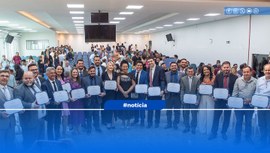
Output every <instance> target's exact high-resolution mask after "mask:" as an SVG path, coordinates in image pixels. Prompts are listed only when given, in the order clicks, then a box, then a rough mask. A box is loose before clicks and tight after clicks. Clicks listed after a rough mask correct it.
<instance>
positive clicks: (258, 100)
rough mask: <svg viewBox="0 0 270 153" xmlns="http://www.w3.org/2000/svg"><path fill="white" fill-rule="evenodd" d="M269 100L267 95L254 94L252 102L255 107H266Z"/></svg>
mask: <svg viewBox="0 0 270 153" xmlns="http://www.w3.org/2000/svg"><path fill="white" fill-rule="evenodd" d="M268 101H269V100H268V97H267V96H259V95H254V96H252V99H251V104H252V105H253V106H255V107H262V108H266V107H267V106H268Z"/></svg>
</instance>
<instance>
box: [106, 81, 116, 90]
mask: <svg viewBox="0 0 270 153" xmlns="http://www.w3.org/2000/svg"><path fill="white" fill-rule="evenodd" d="M104 88H105V90H115V89H116V81H105V82H104Z"/></svg>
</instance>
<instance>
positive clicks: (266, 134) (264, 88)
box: [255, 64, 270, 147]
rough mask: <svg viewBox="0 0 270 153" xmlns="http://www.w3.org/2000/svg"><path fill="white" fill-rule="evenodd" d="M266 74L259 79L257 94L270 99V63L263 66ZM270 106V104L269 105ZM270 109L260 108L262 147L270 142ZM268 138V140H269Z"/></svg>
mask: <svg viewBox="0 0 270 153" xmlns="http://www.w3.org/2000/svg"><path fill="white" fill-rule="evenodd" d="M263 73H264V76H262V77H260V78H259V79H258V81H257V85H256V91H255V95H261V96H267V97H268V101H269V99H270V96H269V95H270V64H266V65H264V67H263ZM268 104H269V103H268ZM267 108H268V109H269V108H270V105H268V107H267ZM269 118H270V111H269V110H267V111H265V110H262V111H260V110H258V120H259V127H260V134H261V144H262V145H263V146H262V147H265V146H267V145H269V143H270V120H269ZM267 139H268V140H267Z"/></svg>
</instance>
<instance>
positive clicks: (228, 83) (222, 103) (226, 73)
mask: <svg viewBox="0 0 270 153" xmlns="http://www.w3.org/2000/svg"><path fill="white" fill-rule="evenodd" d="M230 66H231V64H230V62H228V61H225V62H223V63H222V66H221V70H222V72H221V73H219V74H217V76H216V79H215V83H214V88H225V89H228V91H229V96H230V95H232V92H233V87H234V83H235V81H236V79H237V78H238V77H237V76H235V75H233V74H231V73H230V70H231V67H230ZM214 101H215V109H228V106H227V102H228V101H227V100H224V99H214ZM222 112H223V111H222V110H215V111H214V120H213V125H212V129H211V135H210V137H209V138H208V139H209V140H212V139H215V138H216V137H217V131H218V126H219V119H220V116H221V114H222ZM230 117H231V110H229V109H228V110H225V111H224V120H223V125H222V130H221V134H222V138H223V139H224V140H227V135H226V133H227V130H228V127H229V124H230Z"/></svg>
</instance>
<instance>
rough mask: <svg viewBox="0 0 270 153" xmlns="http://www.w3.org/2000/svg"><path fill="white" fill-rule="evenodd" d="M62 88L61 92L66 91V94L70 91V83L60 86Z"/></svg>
mask: <svg viewBox="0 0 270 153" xmlns="http://www.w3.org/2000/svg"><path fill="white" fill-rule="evenodd" d="M62 88H63V90H66V91H67V92H70V91H71V85H70V83H65V84H62Z"/></svg>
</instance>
